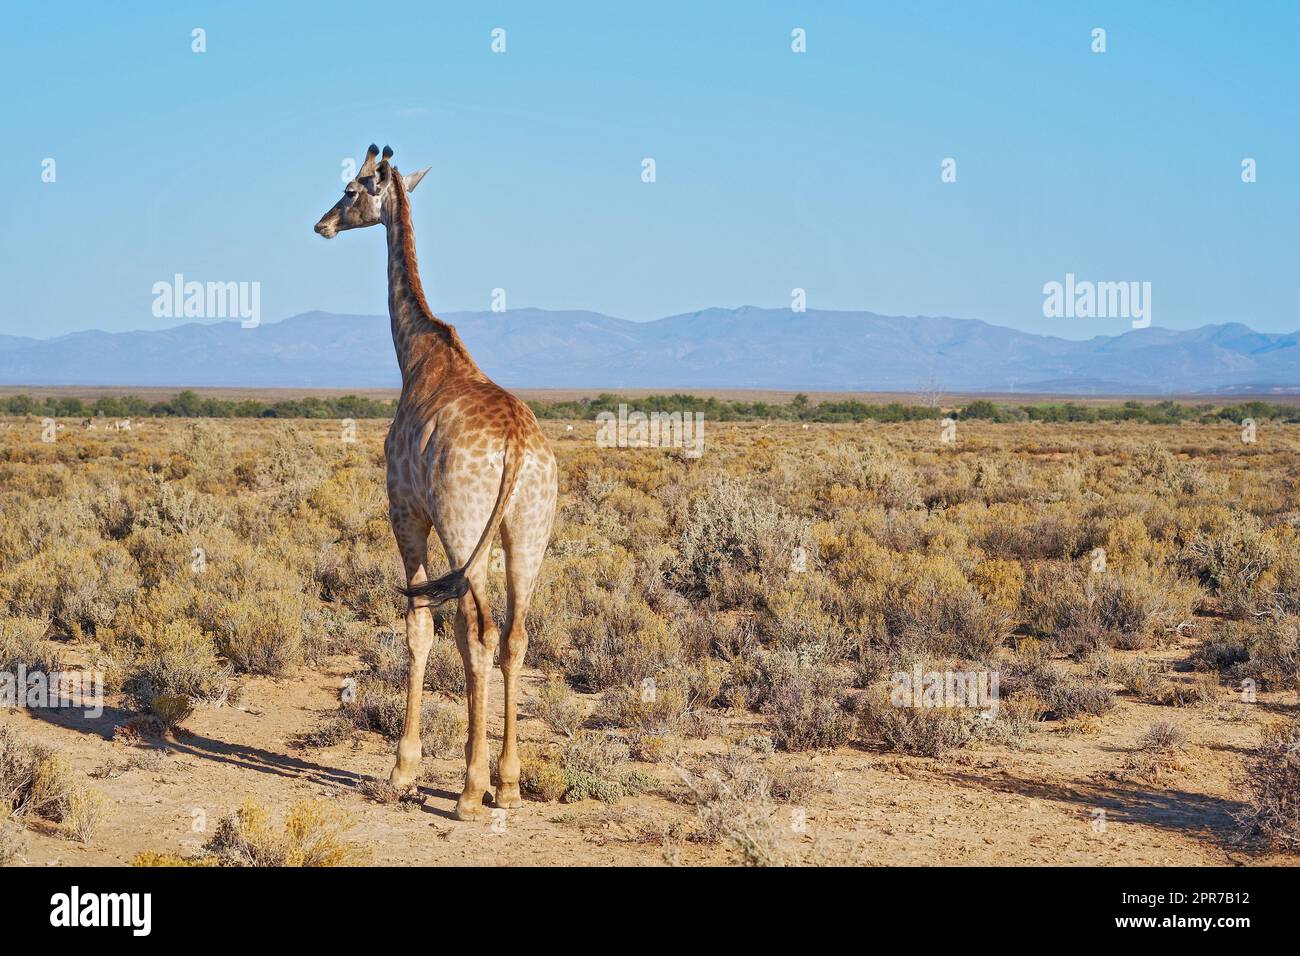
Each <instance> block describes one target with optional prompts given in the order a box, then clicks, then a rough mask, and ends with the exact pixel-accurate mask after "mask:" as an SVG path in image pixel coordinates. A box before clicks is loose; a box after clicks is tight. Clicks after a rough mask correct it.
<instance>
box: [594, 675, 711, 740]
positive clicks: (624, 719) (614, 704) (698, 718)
mask: <svg viewBox="0 0 1300 956" xmlns="http://www.w3.org/2000/svg"><path fill="white" fill-rule="evenodd" d="M721 692H722V670H721V668H719V667H718V666H717V665H716V664H714V663H713V662H712V661H707V660H706V661H702V662H700V663H699V664H694V665H684V666H683V665H679V666H676V667H671V668H668V669H666V670H664V671H661V672H660V673H658V674H655V675H653V676H651V677H647V678H643V679H642V681H641V682H639V683H637V684H633V685H623V686H620V687H613V688H610V689H609V690H607V691H606V692H605V694H604V696H603V697H602V698H601V700H600V704H599V705H598V706H597V708H596V711H595V713H593V714H592V722H593V724H594V725H595V726H598V727H624V728H632V729H635V730H638V731H641V732H643V733H649V734H656V735H660V736H667V735H671V734H685V735H687V736H707V735H708V731H710V730H712V729H714V728H713V726H712V724H713V721H711V720H710V715H709V713H708V708H709V707H711V706H712V705H713V703H714V701H715V700H717V698H718V696H719V694H720V693H721Z"/></svg>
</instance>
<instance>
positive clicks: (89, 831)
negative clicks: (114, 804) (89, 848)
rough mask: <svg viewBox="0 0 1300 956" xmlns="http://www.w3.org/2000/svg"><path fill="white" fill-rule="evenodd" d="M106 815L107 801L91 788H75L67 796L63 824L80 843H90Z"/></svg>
mask: <svg viewBox="0 0 1300 956" xmlns="http://www.w3.org/2000/svg"><path fill="white" fill-rule="evenodd" d="M107 815H108V800H107V799H105V797H104V795H103V794H102V793H100V792H99V791H98V790H95V789H93V788H92V787H75V788H73V790H72V792H71V793H70V794H69V795H68V806H67V810H66V811H65V813H64V823H65V824H66V825H67V827H68V829H69V830H71V831H72V835H73V837H74V838H76V840H77V841H78V842H80V843H90V842H91V841H92V840H93V839H94V838H95V834H96V833H97V832H99V828H100V826H101V825H102V824H103V822H104V818H105V817H106V816H107Z"/></svg>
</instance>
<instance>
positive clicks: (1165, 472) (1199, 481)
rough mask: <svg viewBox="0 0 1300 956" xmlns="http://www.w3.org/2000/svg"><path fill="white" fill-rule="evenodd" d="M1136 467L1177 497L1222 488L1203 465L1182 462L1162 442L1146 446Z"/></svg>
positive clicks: (1137, 458) (1136, 457)
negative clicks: (1177, 495)
mask: <svg viewBox="0 0 1300 956" xmlns="http://www.w3.org/2000/svg"><path fill="white" fill-rule="evenodd" d="M1133 465H1134V467H1135V468H1136V469H1137V472H1138V474H1140V475H1141V476H1142V477H1144V478H1153V479H1155V480H1156V481H1158V482H1160V483H1161V484H1163V485H1164V487H1165V488H1166V489H1168V490H1169V491H1172V492H1174V493H1176V494H1186V495H1200V494H1209V493H1211V492H1213V491H1215V490H1218V489H1219V488H1220V487H1221V482H1218V481H1215V480H1213V479H1211V478H1210V477H1209V476H1208V475H1207V474H1206V472H1205V469H1204V468H1202V467H1201V465H1200V464H1198V463H1197V462H1194V461H1179V460H1178V459H1177V458H1175V457H1174V454H1173V452H1171V451H1170V450H1169V449H1168V448H1166V447H1164V446H1163V445H1161V444H1160V443H1159V442H1151V443H1150V444H1148V445H1145V446H1143V448H1142V449H1141V450H1140V451H1139V452H1138V453H1137V455H1136V456H1134V459H1133Z"/></svg>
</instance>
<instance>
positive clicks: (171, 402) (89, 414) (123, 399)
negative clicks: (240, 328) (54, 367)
mask: <svg viewBox="0 0 1300 956" xmlns="http://www.w3.org/2000/svg"><path fill="white" fill-rule="evenodd" d="M396 408H397V403H396V401H394V400H391V399H390V400H386V401H380V400H378V399H373V398H363V397H361V396H359V395H343V396H341V397H339V398H295V399H285V400H283V401H279V402H270V403H268V402H256V401H251V400H249V399H242V400H239V401H233V400H230V399H222V398H205V397H203V396H201V395H199V394H198V393H197V392H194V391H189V390H186V391H183V392H178V393H177V394H175V395H173V396H172V397H171V398H170V399H168V400H167V401H163V402H150V401H146V400H145V399H143V398H139V397H137V396H135V395H113V396H105V397H103V398H97V399H95V400H94V401H93V402H84V401H82V400H81V399H79V398H57V397H53V396H51V397H47V398H44V399H35V398H32V397H31V396H29V395H11V396H9V397H7V398H3V397H0V415H39V416H44V417H49V418H96V417H99V416H103V417H105V418H147V417H156V418H392V417H393V412H394V411H395V410H396Z"/></svg>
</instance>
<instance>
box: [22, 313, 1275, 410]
mask: <svg viewBox="0 0 1300 956" xmlns="http://www.w3.org/2000/svg"><path fill="white" fill-rule="evenodd" d="M442 317H443V318H444V319H445V320H446V321H448V322H451V323H452V324H453V325H455V326H456V328H457V330H458V331H459V333H460V335H461V337H462V338H463V339H464V340H465V343H466V345H468V346H469V349H470V351H471V352H472V353H473V355H474V357H475V359H476V360H477V361H478V363H479V365H480V366H481V367H482V368H483V369H484V371H485V372H487V374H488V375H490V376H492V377H493V378H494V379H495V380H497V381H498V382H500V383H501V384H503V385H506V386H510V387H515V388H548V387H553V388H593V389H596V388H602V389H611V390H615V389H618V388H655V389H686V388H776V389H780V388H785V389H806V390H820V391H832V390H834V391H850V390H852V391H909V390H917V389H922V388H926V387H929V386H933V387H937V388H941V389H947V390H962V391H981V390H984V391H999V392H1001V391H1007V390H1008V389H1014V390H1016V391H1041V392H1059V393H1079V392H1083V393H1086V392H1089V391H1093V392H1098V393H1100V392H1123V393H1130V392H1131V393H1150V394H1159V393H1162V392H1169V391H1179V392H1212V391H1225V390H1226V391H1243V390H1246V389H1248V388H1253V389H1255V390H1260V391H1268V390H1300V333H1286V334H1273V333H1263V332H1256V331H1254V330H1253V329H1250V328H1249V327H1247V326H1245V325H1242V324H1241V323H1227V324H1222V325H1207V326H1203V327H1201V328H1198V329H1190V330H1185V331H1180V330H1175V329H1165V328H1154V327H1153V328H1147V329H1135V330H1127V331H1124V332H1123V333H1121V334H1118V335H1113V336H1097V337H1095V338H1092V339H1088V340H1085V341H1073V340H1068V339H1061V338H1057V337H1055V336H1047V335H1037V334H1033V333H1029V332H1021V331H1018V330H1015V329H1010V328H1004V327H1002V326H996V325H992V324H990V323H987V322H982V321H979V320H975V319H954V318H948V317H926V316H915V317H907V316H882V315H876V314H873V313H869V312H825V311H808V312H804V313H791V312H790V311H789V310H788V309H760V308H755V307H752V306H745V307H742V308H739V309H719V308H714V309H705V310H702V311H699V312H690V313H684V314H682V315H674V316H669V317H667V318H663V319H658V320H656V321H653V322H630V321H627V320H625V319H617V318H612V317H610V316H606V315H601V314H600V313H596V312H585V311H548V310H542V309H520V310H515V311H511V312H506V313H494V312H459V313H445V314H444V315H443V316H442ZM0 383H4V384H10V385H140V386H145V385H156V386H169V385H174V386H209V387H214V386H226V387H234V386H252V387H273V386H287V387H298V388H303V387H308V388H310V387H320V388H326V387H328V388H375V387H386V386H396V385H398V384H399V378H398V374H397V366H396V362H395V360H394V356H393V347H392V339H391V335H390V332H389V322H388V317H387V316H376V315H369V316H366V315H336V314H333V313H327V312H308V313H304V314H302V315H297V316H293V317H292V318H288V319H285V320H284V321H282V322H275V323H264V324H262V325H261V326H259V327H257V328H253V329H245V328H242V327H241V326H240V324H239V323H238V322H222V323H215V324H199V323H190V324H188V325H181V326H176V327H173V328H167V329H158V330H156V331H153V330H150V331H134V332H116V333H110V332H99V331H86V332H75V333H71V334H69V335H63V336H58V337H56V338H52V339H33V338H26V337H23V336H7V335H6V336H0Z"/></svg>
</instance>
